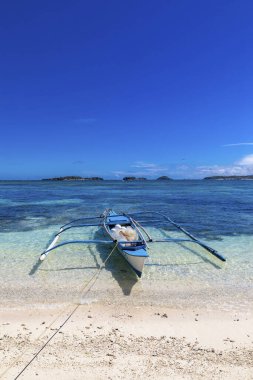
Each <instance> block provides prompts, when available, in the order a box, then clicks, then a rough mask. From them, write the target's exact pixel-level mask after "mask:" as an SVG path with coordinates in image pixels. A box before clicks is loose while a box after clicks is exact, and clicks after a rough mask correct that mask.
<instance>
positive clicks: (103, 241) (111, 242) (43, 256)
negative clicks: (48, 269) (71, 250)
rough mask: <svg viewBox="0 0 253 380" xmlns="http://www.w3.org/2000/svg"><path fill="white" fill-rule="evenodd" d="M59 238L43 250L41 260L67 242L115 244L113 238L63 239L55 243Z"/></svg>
mask: <svg viewBox="0 0 253 380" xmlns="http://www.w3.org/2000/svg"><path fill="white" fill-rule="evenodd" d="M56 237H57V238H58V237H59V235H56ZM57 240H58V239H56V238H55V239H54V240H53V241H52V243H51V244H50V245H49V247H48V248H47V249H46V250H45V251H44V252H42V254H41V255H40V260H41V261H43V260H45V258H46V257H47V255H48V253H49V252H50V251H52V250H53V249H56V248H59V247H62V246H63V245H67V244H113V241H112V240H70V241H63V242H62V243H60V244H57V245H55V243H56V242H57Z"/></svg>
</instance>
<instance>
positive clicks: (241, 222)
mask: <svg viewBox="0 0 253 380" xmlns="http://www.w3.org/2000/svg"><path fill="white" fill-rule="evenodd" d="M106 208H112V209H114V210H116V211H119V212H121V211H123V212H128V213H134V212H137V211H143V212H147V211H156V212H161V213H163V214H165V215H167V216H169V217H170V218H171V219H172V220H173V221H175V222H176V223H177V224H179V225H180V226H182V227H183V228H184V229H186V230H187V231H189V232H190V233H191V234H193V235H194V236H196V237H197V238H198V239H199V240H201V241H202V242H204V243H205V244H207V245H208V246H210V247H212V248H214V249H215V250H217V251H218V252H219V253H220V254H222V255H223V256H224V257H225V258H226V262H221V261H220V260H218V259H217V258H216V257H214V256H212V255H211V254H210V253H209V252H208V251H206V250H205V249H203V248H202V247H201V246H199V245H198V244H195V243H190V242H184V243H182V242H181V243H168V244H167V243H149V244H148V246H149V248H148V251H149V258H148V259H147V261H146V264H145V267H144V271H143V276H142V278H141V279H138V278H137V277H136V275H135V273H133V271H132V270H131V268H130V267H129V265H128V263H127V262H126V261H125V260H124V258H123V257H122V256H121V255H120V254H119V252H118V251H117V249H115V250H114V251H113V252H112V249H113V246H108V245H100V244H91V245H85V244H73V245H65V246H62V247H59V248H57V249H56V250H53V251H52V252H50V253H49V255H48V256H47V258H46V259H45V260H44V261H43V262H40V261H39V256H40V254H41V253H42V252H43V250H44V249H45V248H46V247H47V246H48V244H49V243H50V241H52V239H53V237H54V234H55V233H56V232H58V231H59V228H60V227H61V226H62V225H64V224H66V223H68V222H70V221H71V220H75V219H81V218H86V217H90V216H99V215H101V214H102V212H103V211H104V210H105V209H106ZM139 220H141V221H142V222H143V225H144V226H145V228H146V229H147V231H148V233H149V234H150V235H151V236H152V237H153V238H159V237H160V238H161V237H172V238H180V237H182V238H183V237H185V236H184V235H183V233H182V232H180V231H179V230H178V229H177V228H175V227H173V225H172V224H169V223H168V224H166V223H164V224H163V223H160V222H158V221H157V217H156V216H155V215H154V217H152V216H151V214H147V215H143V216H140V217H139ZM93 222H94V221H93ZM63 235H64V236H63ZM73 239H74V240H80V239H102V240H103V239H105V235H104V232H103V229H102V228H101V227H96V226H88V227H80V228H75V229H70V230H68V231H66V232H65V233H64V234H62V235H61V240H60V241H59V242H62V241H68V240H73ZM252 289H253V182H252V181H242V180H241V181H217V180H192V181H191V180H171V181H134V182H124V181H109V180H104V181H0V297H1V306H2V307H4V306H13V307H22V306H26V307H27V305H29V307H31V308H33V307H36V305H38V304H40V305H41V306H43V305H45V307H48V305H53V304H60V305H61V304H65V303H73V304H76V303H77V304H78V303H81V304H89V303H96V302H100V303H107V304H112V305H116V304H118V303H129V304H132V305H136V306H141V305H145V304H148V305H157V304H159V305H166V306H168V307H171V308H174V307H175V308H182V309H185V308H194V307H196V308H197V307H198V308H199V307H201V308H205V309H208V310H209V309H210V310H218V309H220V310H228V311H231V310H234V311H235V312H236V313H240V312H245V311H247V310H248V311H249V310H250V309H251V308H252V304H253V302H252V301H253V290H252Z"/></svg>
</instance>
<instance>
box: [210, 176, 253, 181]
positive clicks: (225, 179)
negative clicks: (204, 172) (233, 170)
mask: <svg viewBox="0 0 253 380" xmlns="http://www.w3.org/2000/svg"><path fill="white" fill-rule="evenodd" d="M203 179H215V180H218V181H232V180H244V181H245V180H253V175H227V176H225V175H224V176H223V175H215V176H212V177H205V178H203Z"/></svg>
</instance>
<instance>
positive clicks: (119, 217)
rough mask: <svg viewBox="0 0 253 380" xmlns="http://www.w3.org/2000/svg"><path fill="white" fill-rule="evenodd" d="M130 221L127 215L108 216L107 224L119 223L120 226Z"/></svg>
mask: <svg viewBox="0 0 253 380" xmlns="http://www.w3.org/2000/svg"><path fill="white" fill-rule="evenodd" d="M129 223H130V221H129V219H128V218H127V217H125V216H123V215H115V216H108V218H107V224H108V225H109V226H112V225H116V224H120V225H121V226H123V225H126V224H129Z"/></svg>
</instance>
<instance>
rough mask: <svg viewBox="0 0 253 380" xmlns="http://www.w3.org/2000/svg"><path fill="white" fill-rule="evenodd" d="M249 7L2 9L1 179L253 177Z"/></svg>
mask: <svg viewBox="0 0 253 380" xmlns="http://www.w3.org/2000/svg"><path fill="white" fill-rule="evenodd" d="M252 18H253V2H252V1H251V0H249V1H247V0H235V1H232V0H223V1H220V0H210V1H209V0H206V1H203V0H191V1H189V0H138V1H136V0H120V1H119V0H108V1H102V0H92V1H85V0H75V1H65V0H61V1H59V0H54V1H51V0H50V1H48V0H43V1H41V0H36V1H34V0H23V1H20V0H10V1H5V2H1V5H0V35H1V39H0V131H1V135H0V179H41V178H49V177H56V176H65V175H80V176H84V177H89V176H95V175H96V176H97V175H98V176H102V177H103V178H108V179H109V178H111V179H117V178H122V177H123V176H126V175H134V176H142V177H143V176H144V177H147V178H157V177H159V176H161V175H168V176H169V177H172V178H175V179H180V178H203V177H205V176H210V175H248V174H253V49H252V46H253V22H252Z"/></svg>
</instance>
